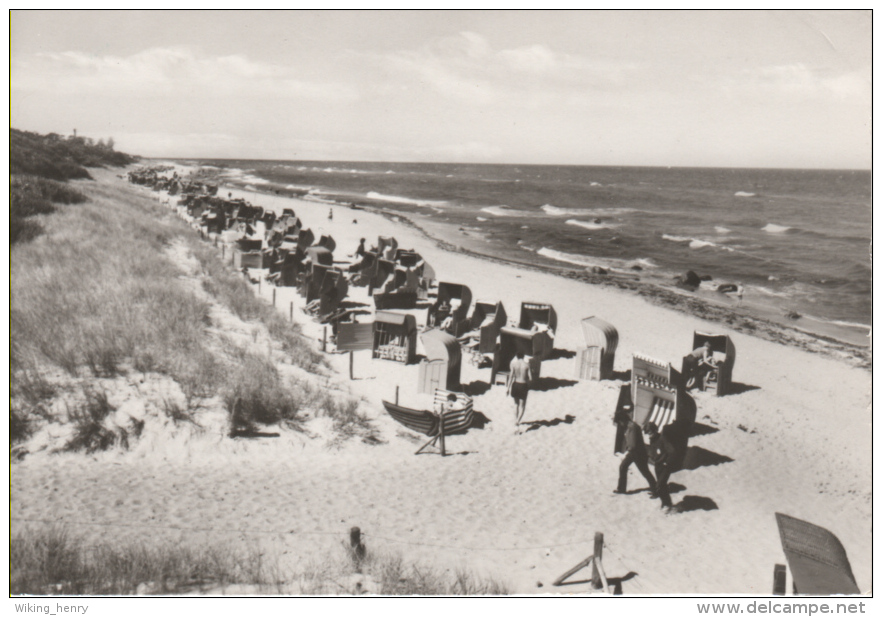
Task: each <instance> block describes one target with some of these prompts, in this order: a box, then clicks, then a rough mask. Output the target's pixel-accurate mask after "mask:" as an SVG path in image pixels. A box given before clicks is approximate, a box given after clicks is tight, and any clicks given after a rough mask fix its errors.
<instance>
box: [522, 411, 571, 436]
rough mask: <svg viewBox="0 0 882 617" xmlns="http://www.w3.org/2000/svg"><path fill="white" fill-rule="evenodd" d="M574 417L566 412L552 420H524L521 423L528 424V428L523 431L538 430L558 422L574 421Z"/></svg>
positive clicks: (555, 424)
mask: <svg viewBox="0 0 882 617" xmlns="http://www.w3.org/2000/svg"><path fill="white" fill-rule="evenodd" d="M575 420H576V417H575V416H571V415H569V414H567V415H566V416H564V417H563V418H555V419H554V420H534V421H533V422H524V423H523V424H526V425H528V428H527V430H526V431H524V432H525V433H529V432H530V431H538V430H539V429H540V428H543V427H546V426H557V425H558V424H572V423H573V422H575Z"/></svg>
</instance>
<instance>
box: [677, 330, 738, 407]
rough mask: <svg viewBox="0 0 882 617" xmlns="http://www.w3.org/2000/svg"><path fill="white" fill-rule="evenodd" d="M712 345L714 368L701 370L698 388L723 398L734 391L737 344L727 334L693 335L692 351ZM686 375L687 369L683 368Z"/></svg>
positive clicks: (707, 367)
mask: <svg viewBox="0 0 882 617" xmlns="http://www.w3.org/2000/svg"><path fill="white" fill-rule="evenodd" d="M708 342H709V343H710V344H711V353H712V354H713V358H714V366H709V365H705V366H703V367H701V369H699V373H698V380H697V383H698V387H699V388H700V389H701V390H702V391H708V392H714V393H715V394H716V395H717V396H723V395H724V394H728V393H729V392H731V391H732V368H733V367H734V366H735V344H734V343H733V342H732V339H731V338H729V337H728V336H727V335H725V334H707V333H705V332H698V331H697V330H696V331H695V333H693V335H692V349H698V348H699V347H701V346H702V345H704V344H705V343H708ZM683 374H684V375H685V374H686V367H685V366H684V367H683Z"/></svg>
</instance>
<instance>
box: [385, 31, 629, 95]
mask: <svg viewBox="0 0 882 617" xmlns="http://www.w3.org/2000/svg"><path fill="white" fill-rule="evenodd" d="M369 57H370V59H371V60H372V61H373V62H374V63H375V64H378V65H380V66H382V67H384V68H385V69H386V70H387V72H388V73H389V76H390V77H391V78H395V77H397V76H399V75H402V74H403V75H405V76H406V77H410V78H413V79H415V80H416V81H417V83H418V84H420V85H423V86H426V87H428V88H430V89H432V90H434V91H435V92H436V93H438V94H440V95H442V96H444V97H447V98H450V99H456V100H459V101H463V102H471V103H475V104H478V105H489V104H491V103H495V102H497V101H499V100H500V99H501V98H503V97H504V98H509V99H511V98H516V97H526V96H528V95H530V93H531V92H533V91H535V89H536V88H538V87H541V88H544V89H546V90H547V91H548V92H550V93H552V94H554V93H557V92H560V93H565V92H573V91H574V90H575V89H577V88H600V89H605V88H615V87H618V86H620V85H622V84H623V83H624V82H625V81H626V80H627V79H628V77H629V76H630V75H631V74H632V73H633V72H634V70H635V68H636V67H635V66H634V65H633V64H630V63H610V62H604V61H599V60H593V59H589V58H587V57H585V56H580V55H573V54H567V53H562V52H559V51H555V50H554V49H552V48H551V47H549V46H548V45H544V44H532V45H527V46H522V47H516V48H511V49H501V50H494V49H493V47H492V46H491V45H490V44H489V42H488V41H487V40H486V39H485V38H484V37H482V36H481V35H479V34H477V33H474V32H462V33H460V34H459V35H458V36H454V37H444V38H440V39H434V40H432V41H429V42H428V43H426V44H425V45H424V46H422V47H420V48H418V49H415V50H402V51H397V52H392V53H387V54H382V55H374V56H369Z"/></svg>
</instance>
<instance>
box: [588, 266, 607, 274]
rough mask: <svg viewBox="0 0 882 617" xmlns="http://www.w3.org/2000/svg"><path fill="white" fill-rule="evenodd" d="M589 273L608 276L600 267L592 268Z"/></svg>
mask: <svg viewBox="0 0 882 617" xmlns="http://www.w3.org/2000/svg"><path fill="white" fill-rule="evenodd" d="M591 273H592V274H609V272H608V271H607V270H606V269H604V268H601V267H600V266H592V267H591Z"/></svg>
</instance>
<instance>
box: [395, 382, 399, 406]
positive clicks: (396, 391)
mask: <svg viewBox="0 0 882 617" xmlns="http://www.w3.org/2000/svg"><path fill="white" fill-rule="evenodd" d="M395 404H396V405H397V404H398V386H395Z"/></svg>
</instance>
